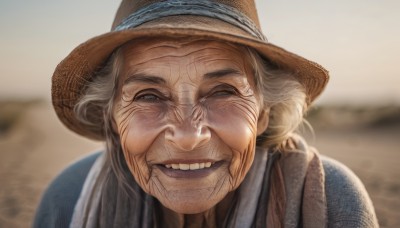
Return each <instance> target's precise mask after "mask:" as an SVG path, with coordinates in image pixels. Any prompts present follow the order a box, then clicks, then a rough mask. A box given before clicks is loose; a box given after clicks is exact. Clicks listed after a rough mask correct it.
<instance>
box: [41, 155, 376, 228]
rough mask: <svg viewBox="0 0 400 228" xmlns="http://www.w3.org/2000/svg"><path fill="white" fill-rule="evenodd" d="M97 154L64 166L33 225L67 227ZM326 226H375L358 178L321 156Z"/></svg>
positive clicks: (44, 198) (43, 199)
mask: <svg viewBox="0 0 400 228" xmlns="http://www.w3.org/2000/svg"><path fill="white" fill-rule="evenodd" d="M99 154H100V153H95V154H92V155H90V156H88V157H86V158H83V159H82V160H80V161H78V162H76V163H74V164H72V165H71V166H70V167H68V168H67V169H65V170H64V171H63V172H62V173H61V174H60V175H58V177H57V178H56V179H55V180H54V181H53V182H52V183H51V184H50V186H49V187H48V189H47V190H46V191H45V193H44V194H43V196H42V200H41V202H40V204H39V207H38V209H37V211H36V216H35V220H34V223H33V227H34V228H47V227H49V228H50V227H57V228H62V227H69V224H70V222H71V218H72V214H73V211H74V207H75V204H76V202H77V200H78V198H79V195H80V192H81V190H82V186H83V183H84V182H85V178H86V176H87V174H88V172H89V170H90V168H91V166H92V165H93V163H94V161H95V160H96V158H97V157H98V156H99ZM322 163H323V166H324V170H325V175H326V177H325V187H326V198H327V208H328V227H377V226H378V225H377V220H376V215H375V212H374V209H373V206H372V203H371V200H370V198H369V196H368V193H367V192H366V190H365V188H364V186H363V185H362V183H361V182H360V180H359V179H358V178H357V177H356V176H355V175H354V174H353V173H352V172H351V171H350V170H349V169H348V168H347V167H345V166H344V165H342V164H341V163H339V162H337V161H335V160H333V159H330V158H327V157H322Z"/></svg>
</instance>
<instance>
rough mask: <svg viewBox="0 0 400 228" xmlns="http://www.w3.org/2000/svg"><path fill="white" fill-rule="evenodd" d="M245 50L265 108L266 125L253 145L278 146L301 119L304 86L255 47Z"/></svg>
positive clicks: (303, 107)
mask: <svg viewBox="0 0 400 228" xmlns="http://www.w3.org/2000/svg"><path fill="white" fill-rule="evenodd" d="M246 49H247V53H248V57H249V58H250V63H251V65H252V67H253V70H254V76H255V79H256V85H257V88H258V92H260V93H261V95H262V97H261V98H260V99H261V100H262V104H263V106H264V110H267V109H269V123H268V127H267V129H266V131H265V132H264V133H263V134H261V135H260V136H258V137H257V144H258V146H260V145H262V146H264V147H270V146H274V145H276V146H279V145H280V144H281V143H283V142H284V141H285V140H286V139H288V137H289V136H290V134H291V133H292V132H294V131H295V130H296V129H297V128H298V126H299V125H300V124H301V123H302V122H303V116H304V114H305V112H306V110H307V103H306V93H305V88H304V86H303V85H302V84H301V83H300V82H299V81H298V80H296V78H295V76H294V74H293V73H291V72H289V71H285V70H281V69H278V68H277V67H276V66H274V65H273V64H272V63H270V62H269V61H267V60H266V59H264V58H263V57H261V56H260V55H259V54H258V53H257V52H256V51H255V50H253V49H251V48H246Z"/></svg>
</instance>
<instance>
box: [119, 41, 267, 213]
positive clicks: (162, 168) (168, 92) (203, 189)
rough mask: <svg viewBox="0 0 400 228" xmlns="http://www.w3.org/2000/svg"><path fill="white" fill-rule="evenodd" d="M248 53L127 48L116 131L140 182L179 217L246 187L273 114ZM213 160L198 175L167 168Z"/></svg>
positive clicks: (147, 45) (194, 46)
mask: <svg viewBox="0 0 400 228" xmlns="http://www.w3.org/2000/svg"><path fill="white" fill-rule="evenodd" d="M243 52H244V49H240V48H238V47H236V46H234V45H228V44H224V43H220V42H216V41H201V40H191V41H185V40H184V39H181V40H179V39H151V40H147V41H141V42H140V45H138V44H137V42H135V44H133V43H130V44H127V45H125V46H124V47H123V59H124V60H123V68H122V71H121V74H120V76H119V82H118V83H119V85H118V91H119V92H118V94H117V97H116V100H115V105H114V112H113V116H114V121H115V128H116V129H115V130H116V132H117V133H118V134H119V136H120V140H121V145H122V149H123V152H124V156H125V159H126V161H127V164H128V167H129V169H130V171H131V172H132V174H133V176H134V178H135V180H136V181H137V182H138V184H139V185H140V186H141V187H142V189H143V190H144V191H145V192H147V193H148V194H150V195H153V196H154V197H156V198H157V199H158V200H159V201H160V202H161V204H162V205H163V206H165V207H167V208H169V209H171V210H172V211H174V212H177V213H180V214H197V213H200V212H206V211H207V210H210V209H212V208H213V207H214V206H215V205H216V204H217V203H218V202H220V201H222V200H223V199H224V197H225V196H227V194H228V192H231V191H233V190H235V189H236V188H237V187H238V186H239V185H240V183H241V182H242V181H243V178H244V177H245V175H246V174H247V172H248V171H249V168H250V166H251V164H252V162H253V158H254V153H255V139H256V136H257V135H258V134H261V133H262V132H263V131H264V130H265V129H266V127H267V124H268V116H267V112H265V110H264V109H263V110H264V111H263V110H262V107H261V102H260V100H259V98H258V97H259V96H258V95H257V92H256V89H255V88H256V87H255V82H254V78H253V73H252V68H251V66H250V65H249V63H248V62H247V61H246V60H245V59H244V57H243V56H244V54H243ZM260 113H262V114H261V115H260ZM207 162H212V163H213V165H212V166H211V167H210V168H205V169H199V170H191V171H182V170H174V169H172V168H167V167H166V165H171V164H179V163H181V164H193V163H207Z"/></svg>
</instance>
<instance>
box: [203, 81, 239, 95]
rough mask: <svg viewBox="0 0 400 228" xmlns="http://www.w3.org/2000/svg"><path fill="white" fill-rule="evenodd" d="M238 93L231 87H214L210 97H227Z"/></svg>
mask: <svg viewBox="0 0 400 228" xmlns="http://www.w3.org/2000/svg"><path fill="white" fill-rule="evenodd" d="M237 94H238V91H237V90H236V88H234V87H233V86H231V85H228V84H223V85H218V86H216V87H214V88H213V89H212V90H211V92H210V96H212V97H227V96H232V95H237Z"/></svg>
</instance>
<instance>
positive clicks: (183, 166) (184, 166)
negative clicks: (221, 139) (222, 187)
mask: <svg viewBox="0 0 400 228" xmlns="http://www.w3.org/2000/svg"><path fill="white" fill-rule="evenodd" d="M165 167H167V168H169V169H170V168H172V169H180V170H196V169H204V168H209V167H211V162H202V163H193V164H182V163H179V164H167V165H165Z"/></svg>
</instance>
